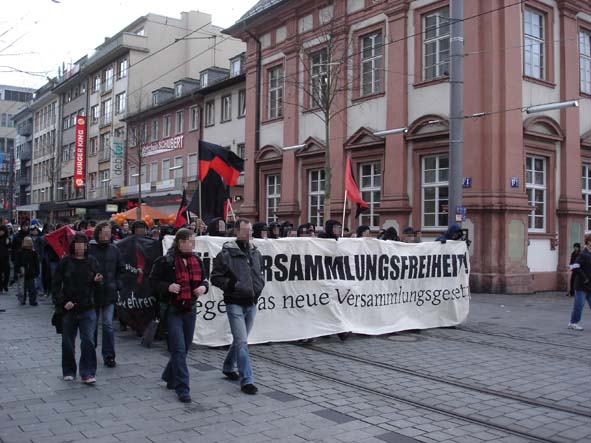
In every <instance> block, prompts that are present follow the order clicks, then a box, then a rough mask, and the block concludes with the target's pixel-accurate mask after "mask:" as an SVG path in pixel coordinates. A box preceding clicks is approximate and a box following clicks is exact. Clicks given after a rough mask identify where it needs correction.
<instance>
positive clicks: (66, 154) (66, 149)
mask: <svg viewBox="0 0 591 443" xmlns="http://www.w3.org/2000/svg"><path fill="white" fill-rule="evenodd" d="M69 161H70V146H69V145H65V146H62V162H64V163H65V162H69Z"/></svg>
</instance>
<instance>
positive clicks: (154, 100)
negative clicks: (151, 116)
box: [152, 93, 158, 106]
mask: <svg viewBox="0 0 591 443" xmlns="http://www.w3.org/2000/svg"><path fill="white" fill-rule="evenodd" d="M157 105H158V94H156V93H154V94H152V106H157Z"/></svg>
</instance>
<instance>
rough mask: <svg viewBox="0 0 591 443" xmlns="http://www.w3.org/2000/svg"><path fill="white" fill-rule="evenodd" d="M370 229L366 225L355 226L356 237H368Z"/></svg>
mask: <svg viewBox="0 0 591 443" xmlns="http://www.w3.org/2000/svg"><path fill="white" fill-rule="evenodd" d="M370 233H371V231H370V229H369V226H367V225H359V227H358V228H357V232H356V235H357V238H364V237H369V236H370Z"/></svg>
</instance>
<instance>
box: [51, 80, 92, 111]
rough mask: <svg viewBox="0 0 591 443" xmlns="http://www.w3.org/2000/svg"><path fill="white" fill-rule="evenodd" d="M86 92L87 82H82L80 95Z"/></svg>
mask: <svg viewBox="0 0 591 443" xmlns="http://www.w3.org/2000/svg"><path fill="white" fill-rule="evenodd" d="M85 92H86V82H82V83H80V94H84V93H85ZM53 112H54V113H55V105H54V109H53Z"/></svg>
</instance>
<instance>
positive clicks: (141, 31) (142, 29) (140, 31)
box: [133, 26, 146, 37]
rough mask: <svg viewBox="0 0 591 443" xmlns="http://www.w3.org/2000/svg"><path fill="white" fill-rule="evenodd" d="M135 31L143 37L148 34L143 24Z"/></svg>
mask: <svg viewBox="0 0 591 443" xmlns="http://www.w3.org/2000/svg"><path fill="white" fill-rule="evenodd" d="M133 33H134V34H135V35H139V36H142V37H143V36H144V35H146V31H145V30H144V27H143V26H142V27H141V28H138V29H136V30H135V31H134V32H133Z"/></svg>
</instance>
